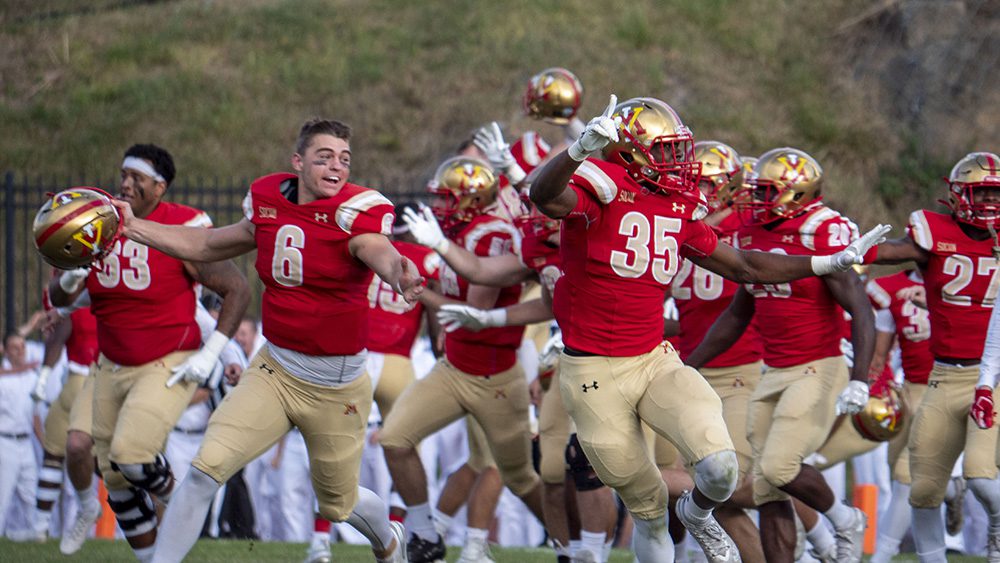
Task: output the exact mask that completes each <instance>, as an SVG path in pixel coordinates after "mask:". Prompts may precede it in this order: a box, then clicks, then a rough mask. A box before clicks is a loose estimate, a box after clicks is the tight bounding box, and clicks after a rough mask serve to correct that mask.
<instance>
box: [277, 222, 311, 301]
mask: <svg viewBox="0 0 1000 563" xmlns="http://www.w3.org/2000/svg"><path fill="white" fill-rule="evenodd" d="M305 245H306V234H305V233H304V232H303V231H302V229H300V228H299V227H296V226H295V225H284V226H283V227H281V228H280V229H278V234H277V236H275V237H274V257H273V258H271V277H273V278H274V281H276V282H278V283H280V284H281V285H283V286H285V287H298V286H300V285H302V250H301V249H302V248H305Z"/></svg>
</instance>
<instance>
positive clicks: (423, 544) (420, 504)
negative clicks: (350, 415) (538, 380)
mask: <svg viewBox="0 0 1000 563" xmlns="http://www.w3.org/2000/svg"><path fill="white" fill-rule="evenodd" d="M497 184H498V180H497V177H496V174H495V173H494V171H493V169H492V168H491V167H490V165H489V164H488V163H487V162H485V161H482V160H479V159H475V158H470V157H465V156H456V157H452V158H449V159H448V160H446V161H445V162H443V163H442V164H441V165H440V166H439V167H438V169H437V171H436V172H435V174H434V178H433V179H432V180H431V184H430V185H429V186H428V191H430V192H431V194H432V195H433V196H434V198H435V199H434V210H435V213H436V214H437V215H438V219H439V220H440V221H441V222H442V223H443V224H444V225H443V226H444V229H445V230H447V231H448V232H449V235H450V237H451V239H452V240H453V241H454V243H455V244H457V245H462V246H465V248H466V249H468V250H470V251H472V252H474V253H476V254H478V255H481V256H497V255H503V254H510V253H512V252H513V249H514V247H515V246H516V245H517V244H518V233H517V231H516V229H515V228H514V226H513V225H511V224H510V223H508V222H507V221H505V220H503V219H501V218H499V217H496V216H494V215H491V214H489V213H488V209H489V208H490V206H492V205H493V204H494V202H495V200H496V194H497ZM449 244H450V243H449ZM440 280H441V281H440V284H441V290H442V293H443V295H439V294H437V293H434V292H430V291H427V292H424V294H423V295H422V296H421V301H422V302H423V303H424V304H425V305H426V306H427V307H429V308H431V309H432V310H436V309H438V308H440V307H441V305H443V304H445V303H468V304H472V305H476V306H479V307H481V308H489V307H492V306H494V305H498V306H501V307H502V306H506V305H510V304H513V303H516V302H517V301H518V299H519V297H520V295H521V286H520V285H515V286H513V287H508V288H505V289H499V288H492V287H484V286H480V285H476V284H470V283H469V282H468V281H467V280H466V279H465V278H462V277H461V276H458V275H457V274H456V273H455V271H454V270H453V269H451V268H449V267H443V268H442V269H441V273H440ZM523 332H524V329H523V327H511V328H497V329H491V330H487V331H481V332H473V331H469V330H458V331H454V332H449V333H447V334H446V336H445V356H444V357H443V358H442V359H440V360H439V361H438V362H437V364H435V366H434V368H433V369H432V370H431V372H430V373H429V374H428V375H427V377H425V378H424V379H421V380H420V381H417V382H415V383H414V384H413V385H411V386H410V387H409V388H408V389H407V390H406V391H405V392H404V393H403V396H402V397H400V398H399V400H398V401H397V402H396V405H395V407H394V408H393V411H392V413H390V415H389V417H388V418H387V419H386V421H385V425H384V426H383V428H382V433H381V443H382V447H383V449H384V451H385V457H386V462H387V464H388V465H389V471H390V473H391V474H392V478H393V482H394V483H395V484H396V489H397V491H398V492H399V494H400V495H401V496H402V497H403V500H404V501H405V502H406V505H407V514H406V527H407V529H408V530H409V531H410V533H411V539H410V542H409V548H408V552H409V557H410V560H411V561H413V562H416V563H424V562H429V561H434V560H436V559H439V558H443V557H444V555H445V546H444V540H443V538H442V537H441V536H440V534H438V532H437V531H436V530H435V528H434V522H433V518H432V516H431V508H430V506H429V505H428V503H427V483H426V476H425V473H424V469H423V464H422V462H421V460H420V457H419V456H418V455H417V451H416V447H417V445H418V444H419V443H420V441H421V440H423V439H424V438H425V437H427V436H429V435H430V434H432V433H434V432H436V431H437V430H439V429H441V428H443V427H444V426H446V425H447V424H448V423H450V422H452V421H454V420H456V419H458V418H459V417H461V416H464V415H466V414H469V415H472V417H473V418H475V419H476V420H477V421H478V422H479V423H480V425H481V426H482V429H483V431H484V433H485V435H486V441H487V443H488V444H489V447H490V450H491V452H492V454H493V458H494V459H495V461H496V464H497V468H498V469H499V471H500V475H501V477H502V479H503V482H504V484H505V485H507V487H508V488H510V490H511V491H512V492H513V493H514V494H516V495H518V496H519V497H521V499H522V500H524V501H525V504H527V505H528V507H529V508H530V509H531V510H532V511H533V512H534V513H535V514H537V515H539V517H540V516H541V483H540V482H539V478H538V474H537V473H535V471H534V469H533V467H532V461H531V444H530V432H529V418H528V409H529V406H530V404H529V401H530V399H529V396H528V384H527V382H526V381H525V378H524V373H523V370H522V369H521V366H520V364H519V363H518V362H517V349H518V347H519V346H520V344H521V337H522V334H523ZM427 405H433V406H434V407H433V408H432V409H428V408H427ZM488 526H489V522H488V521H486V522H470V524H469V527H470V529H469V530H468V532H467V537H468V539H467V542H466V548H467V549H470V550H471V549H474V548H473V547H472V544H475V545H476V546H478V547H479V548H482V549H477V550H476V551H479V552H482V553H483V554H485V552H486V533H487V528H488ZM463 553H465V550H463ZM468 555H470V556H471V555H472V553H471V551H470V553H469V554H468ZM482 556H485V555H480V557H482Z"/></svg>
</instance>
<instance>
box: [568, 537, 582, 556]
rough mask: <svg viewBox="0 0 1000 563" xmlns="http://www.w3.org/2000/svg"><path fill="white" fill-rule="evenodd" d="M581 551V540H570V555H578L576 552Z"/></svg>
mask: <svg viewBox="0 0 1000 563" xmlns="http://www.w3.org/2000/svg"><path fill="white" fill-rule="evenodd" d="M577 551H580V540H574V539H571V540H569V553H570V555H576V552H577Z"/></svg>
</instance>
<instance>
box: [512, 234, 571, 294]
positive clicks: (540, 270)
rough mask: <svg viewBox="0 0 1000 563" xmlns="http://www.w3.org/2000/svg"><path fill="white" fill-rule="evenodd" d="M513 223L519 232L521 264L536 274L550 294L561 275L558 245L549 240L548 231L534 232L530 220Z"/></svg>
mask: <svg viewBox="0 0 1000 563" xmlns="http://www.w3.org/2000/svg"><path fill="white" fill-rule="evenodd" d="M515 225H516V226H517V229H518V231H519V232H520V233H521V245H520V248H519V249H518V258H520V260H521V264H524V267H526V268H530V269H532V270H534V271H535V272H536V273H537V274H538V280H539V281H540V282H541V283H542V285H543V286H545V289H546V290H548V292H549V294H550V295H551V294H552V292H553V291H555V286H556V282H557V281H559V278H560V277H561V276H562V269H561V268H560V260H559V245H558V244H552V243H551V242H549V240H548V238H549V236H548V233H545V232H542V233H536V232H535V229H534V227H533V225H532V223H531V221H530V220H520V221H517V222H516V223H515Z"/></svg>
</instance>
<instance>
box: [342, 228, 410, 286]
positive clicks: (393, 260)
mask: <svg viewBox="0 0 1000 563" xmlns="http://www.w3.org/2000/svg"><path fill="white" fill-rule="evenodd" d="M348 249H350V251H351V254H352V255H353V256H354V257H356V258H357V259H358V260H361V261H362V262H364V263H365V264H366V265H367V266H368V267H369V268H371V269H372V271H374V272H375V273H376V274H378V277H380V278H382V280H383V281H385V282H386V283H388V284H389V285H390V286H392V289H393V291H395V292H396V293H398V294H400V295H402V296H403V299H405V300H406V302H407V303H413V302H414V301H416V299H417V296H418V295H420V293H421V292H423V290H424V287H423V283H424V281H425V280H424V278H423V276H421V275H420V272H419V270H417V265H416V264H414V263H413V261H412V260H410V259H409V258H407V257H405V256H403V255H401V254H400V253H399V251H398V250H396V247H394V246H393V245H392V243H391V242H389V239H388V237H386V236H385V235H382V234H378V233H365V234H362V235H358V236H356V237H353V238H351V241H350V242H349V243H348Z"/></svg>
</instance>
